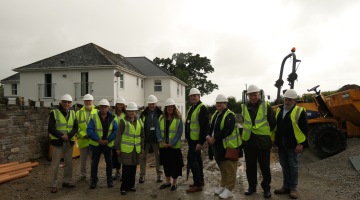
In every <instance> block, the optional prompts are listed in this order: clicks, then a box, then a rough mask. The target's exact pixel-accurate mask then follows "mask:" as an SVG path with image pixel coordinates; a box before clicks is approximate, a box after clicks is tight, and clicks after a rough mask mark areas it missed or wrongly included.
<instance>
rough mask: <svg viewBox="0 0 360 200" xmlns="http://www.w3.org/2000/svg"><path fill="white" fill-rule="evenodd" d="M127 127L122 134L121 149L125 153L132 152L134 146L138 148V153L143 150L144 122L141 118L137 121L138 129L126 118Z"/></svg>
mask: <svg viewBox="0 0 360 200" xmlns="http://www.w3.org/2000/svg"><path fill="white" fill-rule="evenodd" d="M121 120H124V124H125V129H124V132H123V133H122V135H121V144H120V150H121V152H124V153H131V152H132V151H133V150H134V147H135V148H136V153H140V152H141V129H142V128H143V123H142V121H141V119H138V120H137V121H136V129H135V127H134V126H133V125H132V123H129V121H127V120H125V119H121Z"/></svg>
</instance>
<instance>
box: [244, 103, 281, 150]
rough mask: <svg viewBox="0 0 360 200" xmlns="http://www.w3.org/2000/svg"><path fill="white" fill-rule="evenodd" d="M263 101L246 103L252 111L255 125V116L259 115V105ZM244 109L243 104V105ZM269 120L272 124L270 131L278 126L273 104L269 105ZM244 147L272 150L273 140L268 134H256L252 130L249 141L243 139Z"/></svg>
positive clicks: (251, 114) (251, 115)
mask: <svg viewBox="0 0 360 200" xmlns="http://www.w3.org/2000/svg"><path fill="white" fill-rule="evenodd" d="M262 102H263V101H262V100H261V99H259V101H258V102H257V104H256V105H252V104H251V103H250V102H248V103H247V104H246V106H247V108H248V111H249V113H250V117H251V122H252V124H253V125H255V118H256V115H257V112H258V110H259V106H260V105H261V103H262ZM241 109H242V106H241ZM267 120H268V122H269V124H270V132H271V131H272V130H274V128H275V127H276V119H275V113H274V110H273V108H272V107H271V106H269V105H268V106H267ZM242 146H243V148H244V149H247V148H249V149H254V148H255V149H260V150H270V149H271V147H272V142H271V138H270V136H266V135H256V134H254V133H253V132H251V135H250V138H249V140H248V141H243V145H242Z"/></svg>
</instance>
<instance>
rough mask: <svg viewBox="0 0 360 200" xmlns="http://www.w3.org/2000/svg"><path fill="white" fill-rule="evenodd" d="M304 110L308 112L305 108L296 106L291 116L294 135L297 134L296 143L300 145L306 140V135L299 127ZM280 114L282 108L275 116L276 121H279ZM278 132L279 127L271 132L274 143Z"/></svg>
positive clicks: (278, 109)
mask: <svg viewBox="0 0 360 200" xmlns="http://www.w3.org/2000/svg"><path fill="white" fill-rule="evenodd" d="M303 110H304V111H305V112H306V109H305V108H303V107H299V106H295V108H294V109H293V110H292V112H291V115H290V118H291V122H292V126H293V129H294V133H295V138H296V141H297V143H298V144H300V143H303V142H304V141H305V140H306V136H305V134H304V133H303V132H302V131H301V130H300V128H299V125H298V123H299V117H300V115H301V112H302V111H303ZM279 113H280V108H277V110H276V115H275V118H276V121H277V118H278V115H279ZM280 117H282V116H280ZM276 131H277V126H276V127H275V128H274V130H273V131H271V134H270V136H271V140H272V141H275V135H276Z"/></svg>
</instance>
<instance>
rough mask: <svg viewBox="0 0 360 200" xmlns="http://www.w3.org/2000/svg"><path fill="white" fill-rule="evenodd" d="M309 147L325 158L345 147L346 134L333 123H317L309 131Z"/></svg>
mask: <svg viewBox="0 0 360 200" xmlns="http://www.w3.org/2000/svg"><path fill="white" fill-rule="evenodd" d="M308 142H309V147H310V149H311V150H312V151H313V152H314V153H315V155H317V156H319V157H320V158H327V157H330V156H333V155H335V154H338V153H340V152H342V151H344V150H345V149H346V135H345V134H344V133H343V132H342V131H341V129H340V128H339V127H337V126H335V125H334V124H319V125H317V126H316V127H314V128H313V129H312V130H311V131H310V133H309V140H308Z"/></svg>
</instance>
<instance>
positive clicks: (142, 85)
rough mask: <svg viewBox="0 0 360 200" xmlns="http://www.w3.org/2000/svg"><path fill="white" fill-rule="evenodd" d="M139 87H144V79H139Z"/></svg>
mask: <svg viewBox="0 0 360 200" xmlns="http://www.w3.org/2000/svg"><path fill="white" fill-rule="evenodd" d="M141 88H144V79H141Z"/></svg>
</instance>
